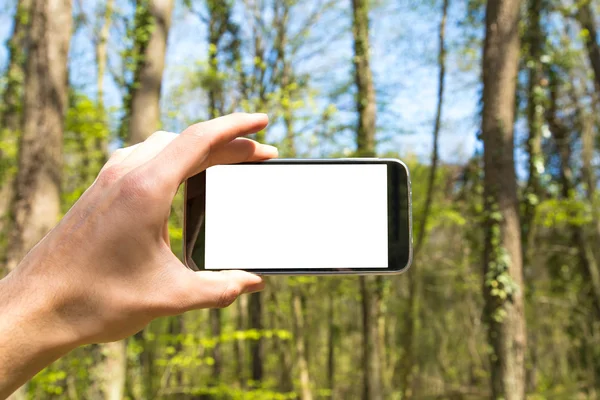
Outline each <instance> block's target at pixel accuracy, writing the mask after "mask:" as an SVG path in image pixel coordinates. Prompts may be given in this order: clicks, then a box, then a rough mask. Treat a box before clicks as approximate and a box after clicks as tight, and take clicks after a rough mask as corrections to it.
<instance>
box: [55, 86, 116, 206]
mask: <svg viewBox="0 0 600 400" xmlns="http://www.w3.org/2000/svg"><path fill="white" fill-rule="evenodd" d="M109 139H110V129H109V126H108V123H107V116H106V112H105V110H104V109H100V108H99V107H98V105H97V104H96V102H94V101H93V100H91V99H90V98H89V97H87V96H85V95H83V94H81V93H71V95H70V101H69V109H68V110H67V115H66V119H65V133H64V152H65V163H64V171H65V173H64V177H65V179H64V181H63V190H62V209H63V211H67V210H68V209H69V208H71V206H72V205H73V204H74V203H75V201H77V199H78V198H79V197H80V196H81V194H83V192H84V191H85V190H86V189H87V188H88V187H89V186H90V185H91V183H92V182H93V181H94V179H95V177H96V175H97V174H98V172H99V171H100V168H102V165H103V164H104V162H105V160H106V158H107V154H106V152H107V149H106V146H107V143H108V141H109Z"/></svg>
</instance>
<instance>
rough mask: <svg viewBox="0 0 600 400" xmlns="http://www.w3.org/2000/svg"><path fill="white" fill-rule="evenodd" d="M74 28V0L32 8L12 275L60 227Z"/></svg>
mask: <svg viewBox="0 0 600 400" xmlns="http://www.w3.org/2000/svg"><path fill="white" fill-rule="evenodd" d="M71 25H72V18H71V2H70V1H68V0H49V1H41V0H36V1H34V3H33V4H32V11H31V32H30V38H29V41H30V48H29V56H28V59H27V67H26V78H25V101H24V119H25V123H24V128H23V134H22V136H21V140H20V145H19V149H20V153H19V170H18V173H17V176H16V179H15V184H14V187H15V191H14V196H13V201H12V204H11V214H12V215H11V232H10V235H9V239H8V251H7V266H8V269H9V271H10V270H12V269H14V267H16V265H17V264H18V263H19V261H20V260H21V259H22V258H23V257H24V256H25V254H26V253H27V252H28V251H29V250H30V249H31V248H32V247H33V246H34V245H35V244H36V243H37V242H38V241H39V240H40V239H41V238H42V237H43V236H44V235H45V234H46V233H47V232H48V231H49V230H50V229H51V228H52V227H53V226H54V225H55V224H56V222H57V218H58V215H59V211H60V179H61V168H62V135H63V128H64V116H65V112H66V107H67V54H68V51H69V40H70V37H71Z"/></svg>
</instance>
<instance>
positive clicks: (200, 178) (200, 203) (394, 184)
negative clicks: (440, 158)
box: [183, 158, 413, 275]
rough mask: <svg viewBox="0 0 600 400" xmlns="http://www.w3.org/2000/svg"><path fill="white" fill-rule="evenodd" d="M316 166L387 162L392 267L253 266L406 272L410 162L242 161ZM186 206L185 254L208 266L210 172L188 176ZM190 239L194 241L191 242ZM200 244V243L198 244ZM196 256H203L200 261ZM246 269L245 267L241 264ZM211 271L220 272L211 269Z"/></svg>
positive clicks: (355, 272)
mask: <svg viewBox="0 0 600 400" xmlns="http://www.w3.org/2000/svg"><path fill="white" fill-rule="evenodd" d="M274 164H277V165H282V164H283V165H286V164H287V165H315V164H327V165H329V164H385V165H387V180H388V191H387V192H388V193H387V195H388V202H387V204H388V207H387V216H388V268H302V269H284V268H282V269H271V268H269V269H250V270H248V271H250V272H253V273H256V274H260V275H320V274H328V275H376V274H397V273H401V272H404V271H406V270H407V269H408V268H409V267H410V264H411V262H412V253H413V249H412V204H411V200H412V199H411V195H412V193H411V183H410V175H409V171H408V168H407V167H406V165H405V164H404V163H403V162H402V161H400V160H396V159H377V158H367V159H365V158H345V159H274V160H268V161H263V162H252V163H241V164H238V165H253V166H256V167H257V168H268V166H269V165H274ZM184 196H185V206H184V227H183V246H184V249H183V254H184V260H185V264H186V265H187V266H188V267H189V268H190V269H192V270H195V271H203V270H206V269H205V268H204V259H205V257H204V255H205V249H204V242H205V241H204V234H205V224H204V215H205V212H206V210H205V205H206V202H205V201H206V171H202V172H201V173H200V174H198V175H195V176H193V177H191V178H190V179H188V180H187V181H186V183H185V194H184ZM192 207H194V214H198V213H199V218H198V222H196V223H194V224H191V223H190V222H189V221H188V216H189V215H190V214H191V211H190V210H191V208H192ZM188 238H190V239H191V240H189V241H190V244H191V245H188ZM196 243H198V244H200V245H195V244H196ZM194 259H201V260H202V263H200V264H197V263H196V262H195V261H194ZM240 267H241V268H240V269H243V266H240ZM207 271H218V269H210V270H207Z"/></svg>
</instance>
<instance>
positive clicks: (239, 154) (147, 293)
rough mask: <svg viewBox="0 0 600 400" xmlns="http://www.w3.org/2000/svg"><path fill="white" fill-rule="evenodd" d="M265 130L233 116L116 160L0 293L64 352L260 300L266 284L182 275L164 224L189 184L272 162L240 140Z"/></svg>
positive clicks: (260, 121)
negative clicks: (205, 173)
mask: <svg viewBox="0 0 600 400" xmlns="http://www.w3.org/2000/svg"><path fill="white" fill-rule="evenodd" d="M267 123H268V118H267V116H266V115H264V114H232V115H228V116H225V117H221V118H217V119H214V120H211V121H207V122H203V123H199V124H196V125H193V126H190V127H189V128H187V129H186V130H185V131H184V132H183V133H181V134H180V135H175V134H172V133H167V132H157V133H155V134H153V135H152V136H151V137H150V138H148V140H146V141H145V142H143V143H141V144H138V145H135V146H132V147H129V148H125V149H121V150H118V151H117V152H115V153H114V154H113V155H112V157H111V158H110V160H109V161H108V162H107V164H106V165H105V166H104V167H103V169H102V171H101V172H100V174H99V176H98V178H97V179H96V181H95V182H94V184H93V185H92V186H91V187H90V188H89V189H88V190H87V191H86V192H85V193H84V194H83V195H82V197H81V198H80V199H79V201H78V202H77V203H76V204H75V205H74V206H73V208H72V209H71V210H70V211H69V212H68V213H67V214H66V215H65V217H64V218H63V220H62V221H61V222H60V223H59V225H58V226H56V227H55V228H54V229H53V230H52V231H51V232H50V233H49V234H48V235H47V236H46V237H45V238H44V239H43V240H42V241H41V242H40V243H39V244H38V245H37V246H36V247H35V248H34V249H33V250H32V251H31V252H30V253H29V254H28V255H27V256H26V258H25V259H24V260H23V261H22V263H21V264H20V265H19V266H18V267H17V268H16V269H15V270H14V271H13V272H12V273H11V274H10V275H9V276H8V277H7V278H6V279H5V281H6V282H2V283H3V284H4V285H3V288H5V289H6V290H8V291H9V292H10V293H12V296H18V297H19V298H21V299H27V303H28V307H29V308H31V309H35V310H36V315H37V316H38V317H37V321H36V325H37V326H38V327H39V328H40V332H39V333H40V334H45V333H51V334H52V335H53V337H55V338H60V339H56V340H59V341H60V343H62V344H67V343H68V345H67V348H69V347H76V346H79V345H82V344H88V343H99V342H108V341H115V340H118V339H122V338H125V337H127V336H129V335H132V334H134V333H135V332H138V331H139V330H141V329H142V328H143V327H144V326H146V325H147V324H148V323H149V322H150V321H151V320H152V319H154V318H156V317H160V316H166V315H175V314H179V313H182V312H184V311H187V310H191V309H198V308H209V307H225V306H228V305H229V304H231V303H232V302H233V301H234V300H235V299H236V298H237V297H238V296H239V295H240V294H242V293H248V292H254V291H258V290H261V289H262V288H263V282H262V280H261V278H260V277H258V276H256V275H253V274H250V273H247V272H243V271H227V272H208V271H206V272H194V271H192V270H190V269H188V268H187V267H185V266H184V265H183V264H182V263H181V262H180V261H179V260H178V259H177V258H176V257H175V255H174V254H173V253H172V252H171V249H170V247H169V238H168V230H167V222H168V218H169V213H170V207H171V202H172V200H173V197H174V196H175V193H176V192H177V189H178V187H179V185H180V184H181V183H182V182H183V181H184V180H185V179H186V178H188V177H190V176H192V175H195V174H197V173H199V172H200V171H202V170H204V169H206V168H208V167H210V166H212V165H217V164H231V163H238V162H244V161H258V160H264V159H269V158H272V157H276V156H277V150H276V149H275V148H274V147H272V146H267V145H262V144H258V143H257V142H254V141H252V140H249V139H246V138H241V137H240V136H243V135H247V134H251V133H255V132H257V131H259V130H261V129H263V128H264V127H265V126H266V125H267ZM240 200H242V199H240ZM249 212H251V211H249ZM240 267H242V266H240ZM3 290H4V289H3ZM5 293H6V292H5ZM42 331H43V332H42ZM0 367H1V366H0ZM0 369H1V368H0Z"/></svg>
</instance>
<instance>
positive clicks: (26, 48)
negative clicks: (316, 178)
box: [0, 0, 600, 400]
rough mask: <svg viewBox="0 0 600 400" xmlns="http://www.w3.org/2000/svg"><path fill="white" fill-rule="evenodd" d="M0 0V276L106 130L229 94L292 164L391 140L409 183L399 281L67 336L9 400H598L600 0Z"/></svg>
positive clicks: (49, 217) (374, 150)
mask: <svg viewBox="0 0 600 400" xmlns="http://www.w3.org/2000/svg"><path fill="white" fill-rule="evenodd" d="M0 11H1V14H0V41H1V42H2V43H3V45H2V47H1V48H0V72H1V75H0V96H1V98H2V100H1V101H0V217H1V218H0V260H2V262H1V263H0V276H3V275H5V274H6V273H8V272H9V271H10V270H11V269H13V268H14V267H15V266H16V265H17V263H18V261H19V260H20V259H21V258H22V257H23V256H24V254H25V253H26V252H27V251H28V249H29V248H31V247H32V246H33V245H34V244H35V243H36V242H37V241H38V240H39V239H40V238H41V237H42V236H43V235H44V234H45V232H47V231H48V230H49V229H50V228H51V227H52V226H53V225H54V224H55V223H56V222H57V221H58V220H59V219H60V217H61V215H63V214H64V213H65V212H66V211H67V210H68V209H69V208H70V207H71V206H72V205H73V203H74V202H75V201H76V200H77V198H78V197H79V196H80V195H81V194H82V193H83V191H84V190H85V189H86V188H87V187H88V186H89V185H90V184H91V183H92V182H93V180H94V178H95V176H96V175H97V173H98V171H99V169H100V167H101V166H102V165H103V163H104V162H105V161H106V160H107V157H109V155H110V153H111V152H112V151H114V150H115V149H116V148H118V147H122V146H126V145H131V144H134V143H137V142H139V141H142V140H144V139H145V138H146V137H148V136H149V135H150V134H151V133H152V132H154V131H155V130H158V129H162V130H168V131H173V132H180V131H181V130H182V129H183V128H184V127H186V126H187V125H188V124H191V123H194V122H197V121H201V120H206V119H209V118H212V117H214V116H218V115H222V114H226V113H230V112H233V111H242V110H243V111H249V112H255V111H260V112H266V113H268V114H269V116H270V118H271V124H270V126H269V128H268V129H267V130H266V131H264V132H261V133H259V134H257V135H256V137H257V139H258V140H260V141H263V142H267V143H270V144H274V145H277V146H278V147H279V148H280V154H281V155H282V156H285V157H348V156H375V155H378V156H392V157H399V158H401V159H403V160H404V161H406V162H407V164H408V165H409V167H410V169H411V173H412V181H413V201H414V210H413V211H414V238H415V240H414V245H415V260H414V264H413V266H412V268H411V269H410V270H409V271H408V272H407V273H405V274H404V275H401V276H395V277H386V278H375V277H368V278H358V277H350V278H348V277H346V278H338V277H335V278H316V277H294V278H269V280H268V286H267V289H266V291H265V292H263V293H261V294H254V295H251V296H243V297H242V298H241V299H240V300H238V301H237V302H236V303H235V304H234V305H232V306H231V307H229V308H227V309H224V310H211V311H208V310H203V311H197V312H190V313H187V314H186V315H184V316H180V317H173V318H163V319H159V320H156V321H155V322H153V323H152V324H151V325H150V326H149V327H148V328H147V329H145V330H144V331H143V332H140V333H139V334H137V335H135V336H134V337H132V338H130V339H127V340H124V341H121V342H116V343H110V344H100V345H92V346H87V347H83V348H80V349H78V350H76V351H74V352H72V353H71V354H70V355H68V356H67V357H65V358H63V359H61V360H59V361H57V362H55V363H54V364H53V365H52V366H50V367H48V368H47V369H45V370H44V371H43V372H41V373H40V374H38V375H37V376H36V377H35V378H34V379H33V380H32V381H31V382H30V383H29V384H28V385H26V386H25V387H24V388H22V389H21V390H20V391H19V392H18V393H17V394H16V395H15V396H14V397H15V398H18V399H25V398H30V399H50V398H65V399H154V398H156V399H166V398H177V399H180V398H182V399H186V398H187V399H302V400H311V399H368V400H376V399H408V398H411V399H479V398H505V399H523V398H525V397H527V398H529V399H575V398H577V399H595V398H597V396H598V395H599V394H600V322H599V321H600V318H599V317H600V270H599V268H598V262H599V261H600V250H599V249H600V246H599V243H600V242H599V240H600V215H599V212H598V193H597V181H598V178H597V176H596V172H597V168H598V162H599V161H598V160H599V152H598V150H599V146H600V142H599V141H598V136H597V133H598V130H599V129H600V118H599V117H598V115H599V111H600V102H599V100H600V97H599V94H600V46H599V45H598V41H599V38H598V34H597V26H598V24H599V17H598V16H599V15H600V14H599V13H600V2H598V1H597V0H593V1H589V0H588V1H586V0H522V1H520V0H488V2H486V1H485V0H463V1H458V0H423V1H417V0H406V1H392V0H352V1H351V0H343V1H342V0H339V1H336V0H303V1H300V0H224V1H214V0H137V1H133V0H85V1H84V0H74V1H72V2H71V1H69V0H47V1H45V0H19V1H14V0H0ZM486 14H487V18H486ZM165 168H168V166H165ZM182 206H183V204H182V199H181V194H178V196H177V197H176V198H175V201H174V204H173V209H172V216H171V224H170V235H171V243H172V246H173V251H174V252H175V253H176V254H178V255H181V247H182V240H181V239H182V233H181V228H182V217H183V207H182ZM349 217H350V216H349Z"/></svg>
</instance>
